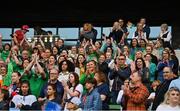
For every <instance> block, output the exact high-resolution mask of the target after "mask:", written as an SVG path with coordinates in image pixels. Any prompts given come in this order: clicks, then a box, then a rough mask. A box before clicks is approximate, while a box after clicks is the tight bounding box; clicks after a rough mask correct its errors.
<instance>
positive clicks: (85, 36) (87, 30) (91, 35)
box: [80, 23, 97, 43]
mask: <svg viewBox="0 0 180 111" xmlns="http://www.w3.org/2000/svg"><path fill="white" fill-rule="evenodd" d="M96 37H97V30H96V29H94V28H93V26H92V24H91V23H85V24H84V25H83V29H82V30H81V32H80V42H81V43H82V41H84V40H85V41H87V40H90V39H92V40H93V43H95V42H96Z"/></svg>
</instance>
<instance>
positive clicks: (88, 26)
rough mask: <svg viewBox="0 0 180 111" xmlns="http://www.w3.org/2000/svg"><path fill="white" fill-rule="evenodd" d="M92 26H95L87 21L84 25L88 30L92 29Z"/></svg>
mask: <svg viewBox="0 0 180 111" xmlns="http://www.w3.org/2000/svg"><path fill="white" fill-rule="evenodd" d="M92 28H93V26H92V24H90V23H85V24H84V26H83V29H84V30H87V31H91V30H92Z"/></svg>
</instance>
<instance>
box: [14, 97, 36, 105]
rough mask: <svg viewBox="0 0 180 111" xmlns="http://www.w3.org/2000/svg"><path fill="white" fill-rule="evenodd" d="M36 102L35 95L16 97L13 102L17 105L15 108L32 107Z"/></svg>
mask: <svg viewBox="0 0 180 111" xmlns="http://www.w3.org/2000/svg"><path fill="white" fill-rule="evenodd" d="M36 101H37V99H36V97H35V96H34V95H27V96H21V95H15V96H14V97H13V99H12V102H13V103H14V104H15V107H16V106H17V105H18V104H23V105H30V106H31V105H32V104H33V103H34V102H36Z"/></svg>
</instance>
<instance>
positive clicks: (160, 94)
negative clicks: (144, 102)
mask: <svg viewBox="0 0 180 111" xmlns="http://www.w3.org/2000/svg"><path fill="white" fill-rule="evenodd" d="M163 78H164V81H163V82H162V83H161V84H160V85H159V86H158V87H157V90H156V92H155V98H154V101H153V106H152V110H156V108H157V107H158V106H159V104H160V103H161V102H163V100H164V95H165V93H166V92H167V90H168V88H169V85H170V83H171V81H172V80H173V79H174V74H173V72H172V69H171V67H164V69H163Z"/></svg>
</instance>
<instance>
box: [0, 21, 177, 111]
mask: <svg viewBox="0 0 180 111" xmlns="http://www.w3.org/2000/svg"><path fill="white" fill-rule="evenodd" d="M127 25H128V26H126V24H125V23H124V20H123V19H119V20H117V21H115V22H114V23H113V26H112V30H111V32H110V33H109V35H104V34H102V35H103V37H102V38H103V40H102V41H98V40H97V39H96V36H97V30H96V29H95V28H94V27H93V25H92V24H91V23H85V24H84V26H83V29H82V30H81V32H80V37H79V41H80V44H79V45H76V46H71V47H70V48H69V47H67V46H66V44H65V43H64V40H63V39H61V38H59V39H58V40H57V41H54V42H53V43H50V44H45V42H44V36H46V37H47V36H52V35H53V34H52V33H51V32H46V31H43V30H42V29H41V28H39V27H36V28H35V31H36V35H39V37H38V38H37V39H38V41H35V40H33V41H32V42H29V41H28V40H27V37H26V33H27V32H28V31H29V30H28V29H29V26H28V25H23V26H22V27H21V29H20V30H17V31H16V32H14V33H13V34H12V35H11V36H12V40H11V44H9V43H6V44H4V43H3V42H2V38H3V36H2V35H0V49H1V51H0V110H57V111H59V110H66V111H70V110H76V111H81V110H110V108H109V105H110V104H119V105H120V106H121V108H122V109H123V110H133V111H134V110H156V109H157V110H158V111H159V110H171V111H172V110H180V78H179V72H178V71H179V60H178V58H177V57H176V54H175V51H174V49H173V47H172V44H171V39H172V36H171V32H170V31H169V30H168V25H167V24H166V23H164V24H162V25H161V27H160V28H161V31H160V32H159V35H157V36H158V37H157V40H154V41H152V40H150V39H149V38H150V37H149V36H150V33H151V30H150V27H149V26H148V25H147V23H146V19H145V18H141V19H140V20H139V22H138V23H137V30H136V31H135V32H134V33H133V37H132V40H131V42H130V43H129V42H128V41H127V38H128V35H129V31H128V27H129V25H132V23H130V22H128V23H127ZM120 106H119V107H120Z"/></svg>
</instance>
